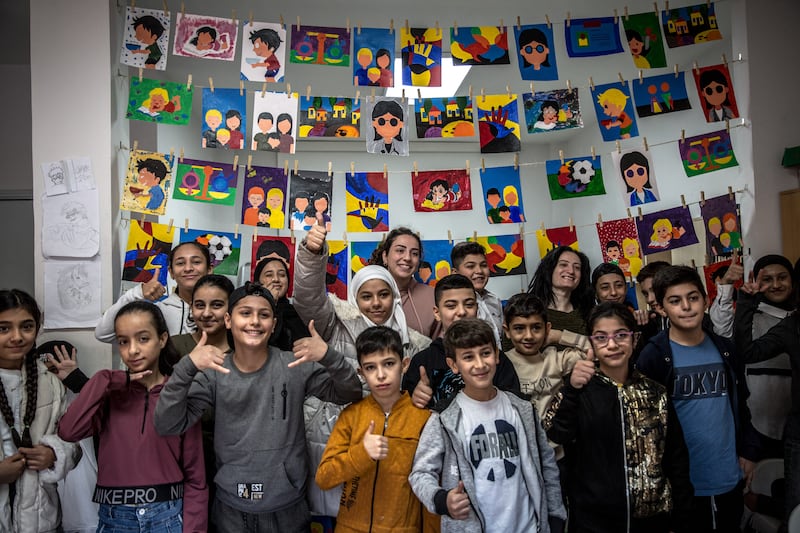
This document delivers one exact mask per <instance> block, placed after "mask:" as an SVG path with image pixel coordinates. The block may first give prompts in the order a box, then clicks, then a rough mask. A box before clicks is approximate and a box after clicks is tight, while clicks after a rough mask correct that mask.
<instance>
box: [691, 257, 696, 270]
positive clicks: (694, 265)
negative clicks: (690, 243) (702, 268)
mask: <svg viewBox="0 0 800 533" xmlns="http://www.w3.org/2000/svg"><path fill="white" fill-rule="evenodd" d="M692 268H694V269H697V263H695V262H694V259H692Z"/></svg>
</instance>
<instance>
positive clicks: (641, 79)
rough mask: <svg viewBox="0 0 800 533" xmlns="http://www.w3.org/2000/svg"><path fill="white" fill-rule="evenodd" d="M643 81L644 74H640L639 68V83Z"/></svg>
mask: <svg viewBox="0 0 800 533" xmlns="http://www.w3.org/2000/svg"><path fill="white" fill-rule="evenodd" d="M643 83H644V76H643V75H642V69H639V85H641V84H643Z"/></svg>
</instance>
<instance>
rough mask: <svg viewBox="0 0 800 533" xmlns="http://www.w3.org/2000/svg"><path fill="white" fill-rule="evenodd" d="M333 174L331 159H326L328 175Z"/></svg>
mask: <svg viewBox="0 0 800 533" xmlns="http://www.w3.org/2000/svg"><path fill="white" fill-rule="evenodd" d="M332 176H333V161H328V177H329V178H330V177H332Z"/></svg>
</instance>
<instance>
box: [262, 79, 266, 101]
mask: <svg viewBox="0 0 800 533" xmlns="http://www.w3.org/2000/svg"><path fill="white" fill-rule="evenodd" d="M265 96H267V82H264V83H263V84H262V85H261V98H264V97H265Z"/></svg>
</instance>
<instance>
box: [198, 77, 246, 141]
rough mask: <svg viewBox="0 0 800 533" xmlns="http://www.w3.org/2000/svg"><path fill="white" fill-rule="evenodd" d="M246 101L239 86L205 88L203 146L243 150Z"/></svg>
mask: <svg viewBox="0 0 800 533" xmlns="http://www.w3.org/2000/svg"><path fill="white" fill-rule="evenodd" d="M246 117H247V100H246V99H245V95H244V92H242V91H240V90H239V89H214V90H213V91H212V90H211V89H208V88H205V89H203V121H204V123H203V135H202V137H201V141H200V144H201V146H202V147H203V148H220V149H223V150H242V149H244V148H245V145H244V134H243V133H242V132H243V131H247V124H246V122H247V121H246Z"/></svg>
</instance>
